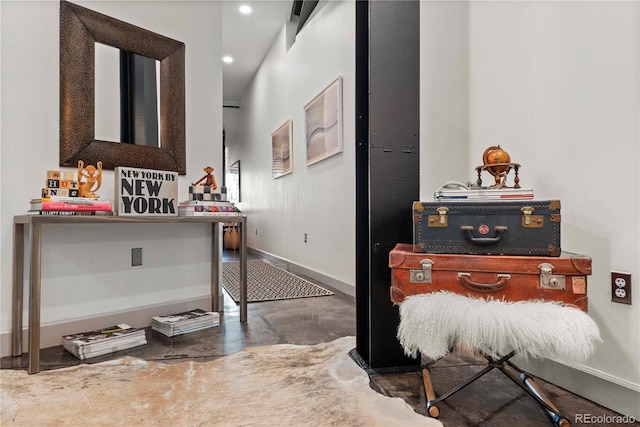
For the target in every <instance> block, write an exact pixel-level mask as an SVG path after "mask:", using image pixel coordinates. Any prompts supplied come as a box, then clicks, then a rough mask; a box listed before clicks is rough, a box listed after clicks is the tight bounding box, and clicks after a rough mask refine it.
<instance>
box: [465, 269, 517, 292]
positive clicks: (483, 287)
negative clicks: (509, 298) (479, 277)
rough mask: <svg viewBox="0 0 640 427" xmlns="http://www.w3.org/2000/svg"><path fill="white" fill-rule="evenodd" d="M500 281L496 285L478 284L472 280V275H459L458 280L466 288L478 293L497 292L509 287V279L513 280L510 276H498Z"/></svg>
mask: <svg viewBox="0 0 640 427" xmlns="http://www.w3.org/2000/svg"><path fill="white" fill-rule="evenodd" d="M496 276H497V277H498V281H497V282H496V283H489V284H484V283H477V282H474V281H473V280H471V273H458V279H459V280H460V283H462V284H463V285H464V286H465V287H467V288H469V289H471V290H472V291H476V292H495V291H499V290H500V289H502V288H504V287H505V286H507V283H508V282H509V279H511V275H510V274H497V275H496Z"/></svg>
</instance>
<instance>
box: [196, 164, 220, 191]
mask: <svg viewBox="0 0 640 427" xmlns="http://www.w3.org/2000/svg"><path fill="white" fill-rule="evenodd" d="M204 171H205V172H206V173H207V174H206V175H205V176H203V177H202V178H200V179H199V180H198V181H196V182H192V183H191V185H198V184H200V183H201V182H202V181H204V183H202V184H200V185H202V186H209V187H211V189H212V190H215V189H216V188H218V184H216V178H215V177H214V176H213V174H212V173H211V172H213V168H212V167H211V166H207V167H206V168H204Z"/></svg>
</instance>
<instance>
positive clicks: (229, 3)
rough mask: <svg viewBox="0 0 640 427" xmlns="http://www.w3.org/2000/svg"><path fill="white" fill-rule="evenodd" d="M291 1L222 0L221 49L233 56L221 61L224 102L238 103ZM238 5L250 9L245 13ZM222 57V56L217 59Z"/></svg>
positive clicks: (284, 16)
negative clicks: (226, 60) (230, 60)
mask: <svg viewBox="0 0 640 427" xmlns="http://www.w3.org/2000/svg"><path fill="white" fill-rule="evenodd" d="M292 4H293V2H292V0H246V1H245V0H223V1H222V50H223V55H229V56H231V57H232V58H233V62H232V63H230V64H227V63H225V64H223V69H224V71H223V78H222V84H223V98H224V100H223V104H224V105H234V106H237V105H238V104H239V102H240V99H241V98H242V96H243V95H244V93H245V91H246V89H247V86H248V85H249V83H250V82H251V80H252V79H253V76H254V75H255V73H256V71H257V70H258V68H259V67H260V64H261V63H262V60H263V59H264V57H265V55H266V54H267V52H268V51H269V48H270V47H271V44H272V43H273V41H274V40H275V38H276V36H277V35H278V33H279V32H280V30H281V29H282V28H283V26H284V24H285V23H286V22H287V21H288V20H289V17H290V15H291V7H292ZM241 5H248V6H250V7H251V8H252V12H251V13H250V14H247V15H244V14H242V13H240V11H239V10H238V9H239V7H240V6H241ZM220 60H222V58H220Z"/></svg>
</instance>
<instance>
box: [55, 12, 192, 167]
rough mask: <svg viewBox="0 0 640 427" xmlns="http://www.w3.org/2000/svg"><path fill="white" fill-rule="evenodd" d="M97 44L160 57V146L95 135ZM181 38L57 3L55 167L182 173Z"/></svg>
mask: <svg viewBox="0 0 640 427" xmlns="http://www.w3.org/2000/svg"><path fill="white" fill-rule="evenodd" d="M96 43H100V44H104V45H107V46H112V47H114V48H116V49H120V50H122V51H126V52H130V53H133V54H137V55H141V56H144V57H147V58H151V59H154V60H158V61H159V62H160V89H159V93H160V103H159V105H160V112H159V116H160V119H159V121H160V146H159V147H152V146H143V145H135V144H125V143H118V142H112V141H101V140H97V139H96V137H95V116H94V114H95V50H96V47H95V46H96ZM184 55H185V46H184V43H182V42H179V41H176V40H173V39H170V38H168V37H164V36H161V35H159V34H156V33H153V32H151V31H148V30H145V29H143V28H139V27H136V26H135V25H131V24H128V23H126V22H123V21H120V20H118V19H115V18H112V17H109V16H106V15H103V14H101V13H98V12H95V11H92V10H90V9H86V8H84V7H81V6H78V5H75V4H73V3H69V2H66V1H61V2H60V166H69V167H77V165H78V160H83V161H84V162H85V163H86V164H95V163H96V162H98V161H102V167H103V168H104V169H114V168H115V167H116V166H130V167H138V168H146V169H159V170H167V171H176V172H178V173H179V174H180V175H184V174H186V155H185V84H184Z"/></svg>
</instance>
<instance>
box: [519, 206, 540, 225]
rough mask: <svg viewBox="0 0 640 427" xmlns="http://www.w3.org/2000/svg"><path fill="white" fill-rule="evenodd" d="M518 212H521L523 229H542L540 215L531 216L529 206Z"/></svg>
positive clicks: (531, 211) (531, 209) (531, 210)
mask: <svg viewBox="0 0 640 427" xmlns="http://www.w3.org/2000/svg"><path fill="white" fill-rule="evenodd" d="M520 211H521V212H522V227H523V228H542V227H543V226H544V217H543V216H542V215H531V214H532V213H533V208H532V207H531V206H523V207H522V208H520Z"/></svg>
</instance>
